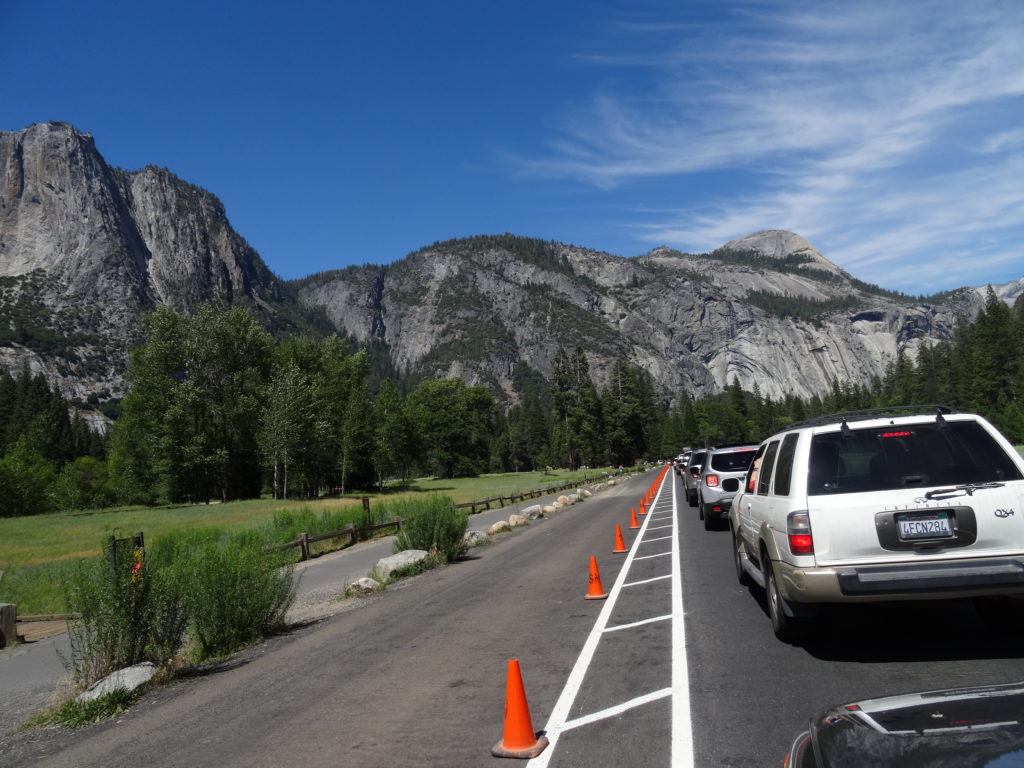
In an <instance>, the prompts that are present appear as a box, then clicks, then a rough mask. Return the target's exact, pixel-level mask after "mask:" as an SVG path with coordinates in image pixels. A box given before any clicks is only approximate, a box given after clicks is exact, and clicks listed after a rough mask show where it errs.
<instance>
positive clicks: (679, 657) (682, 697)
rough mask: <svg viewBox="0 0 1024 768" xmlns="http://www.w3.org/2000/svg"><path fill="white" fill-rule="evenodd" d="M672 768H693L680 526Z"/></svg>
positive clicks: (675, 546) (675, 566) (675, 543)
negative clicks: (680, 561)
mask: <svg viewBox="0 0 1024 768" xmlns="http://www.w3.org/2000/svg"><path fill="white" fill-rule="evenodd" d="M672 510H673V512H674V514H676V515H677V516H678V514H679V507H678V505H677V503H676V484H675V480H674V479H673V481H672ZM672 552H673V556H672V763H671V765H672V768H692V767H693V765H694V761H693V722H692V719H691V718H692V715H691V712H690V668H689V664H688V663H687V659H686V619H685V613H684V611H683V574H682V566H681V565H680V563H679V556H680V548H679V526H678V525H677V526H676V529H675V533H674V534H673V539H672Z"/></svg>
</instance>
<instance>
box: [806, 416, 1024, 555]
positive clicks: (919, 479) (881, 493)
mask: <svg viewBox="0 0 1024 768" xmlns="http://www.w3.org/2000/svg"><path fill="white" fill-rule="evenodd" d="M851 426H852V428H851V429H847V430H845V432H844V431H840V430H839V429H836V428H830V429H829V430H828V431H821V432H816V433H815V434H814V436H813V437H812V439H811V445H810V456H809V465H808V468H809V472H808V479H807V509H808V512H809V513H810V521H811V530H812V533H813V535H814V551H815V559H816V562H817V564H818V565H824V566H828V565H837V564H851V563H865V564H868V563H885V562H900V561H908V560H913V561H919V560H922V559H940V560H944V559H960V558H968V557H986V556H1000V555H1001V556H1006V555H1017V554H1021V553H1022V552H1024V473H1022V471H1021V462H1020V461H1019V458H1017V459H1015V458H1014V457H1012V456H1010V455H1009V454H1008V453H1007V451H1006V450H1005V446H1004V445H1003V444H1002V443H1005V441H1002V440H1001V438H997V437H996V436H995V435H994V434H992V433H991V432H989V431H988V430H987V429H986V427H985V426H984V425H983V424H982V423H980V422H979V421H978V420H976V419H973V418H969V419H966V420H956V417H948V420H947V421H943V422H936V421H934V420H927V421H918V422H913V421H908V420H906V419H904V420H889V421H887V422H885V423H878V422H871V423H869V424H865V425H851ZM972 484H973V486H972V487H970V488H957V486H958V485H959V486H965V485H972ZM986 484H989V485H993V486H994V487H984V486H985V485H986Z"/></svg>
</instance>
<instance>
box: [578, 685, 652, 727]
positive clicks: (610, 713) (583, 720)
mask: <svg viewBox="0 0 1024 768" xmlns="http://www.w3.org/2000/svg"><path fill="white" fill-rule="evenodd" d="M671 695H672V689H671V688H662V689H661V690H660V691H654V693H648V694H645V695H644V696H637V697H636V698H635V699H630V700H629V701H627V702H623V703H622V704H618V705H616V706H614V707H609V708H608V709H602V710H601V711H600V712H594V713H593V714H590V715H584V716H583V717H577V718H576V719H575V720H570V721H569V722H567V723H566V724H565V727H564V728H563V731H569V730H572V729H573V728H579V727H580V726H581V725H590V724H591V723H596V722H598V721H599V720H605V719H607V718H609V717H615V716H616V715H621V714H622V713H623V712H626V711H628V710H630V709H634V708H636V707H640V706H643V705H644V704H650V703H651V702H652V701H657V700H658V699H664V698H665V697H666V696H671Z"/></svg>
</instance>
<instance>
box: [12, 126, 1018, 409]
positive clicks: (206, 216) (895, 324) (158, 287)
mask: <svg viewBox="0 0 1024 768" xmlns="http://www.w3.org/2000/svg"><path fill="white" fill-rule="evenodd" d="M1021 284H1022V285H1024V280H1022V281H1021ZM1007 285H1008V286H1010V287H1008V288H1007V289H1006V290H1007V291H1010V290H1011V289H1012V284H1007ZM875 288H877V287H874V286H869V285H868V284H866V283H862V282H861V281H858V280H857V279H856V278H854V277H853V276H852V275H849V274H848V273H846V272H845V271H844V270H842V269H840V268H839V267H838V266H836V265H835V264H833V263H832V262H831V261H829V260H828V259H827V258H826V257H825V256H824V255H823V254H821V253H820V252H819V251H818V250H817V249H816V248H814V246H813V245H811V244H810V243H809V242H808V241H807V240H805V239H804V238H802V237H801V236H800V235H797V234H795V233H792V232H787V231H784V230H764V231H761V232H755V233H750V234H748V235H744V236H742V237H739V238H736V239H734V240H731V241H729V242H728V243H726V244H725V245H723V246H722V247H720V248H718V249H716V250H715V251H712V252H710V253H707V254H684V253H680V252H678V251H674V250H672V249H669V248H656V249H654V250H652V251H651V252H649V253H647V254H644V255H642V256H639V257H632V258H626V257H621V256H615V255H612V254H607V253H602V252H600V251H596V250H593V249H589V248H584V247H579V246H572V245H566V244H562V243H556V242H548V241H541V240H536V239H532V238H526V237H520V236H516V235H510V234H505V235H487V236H477V237H470V238H461V239H457V240H449V241H443V242H438V243H434V244H433V245H431V246H427V247H425V248H421V249H419V250H417V251H415V252H413V253H410V254H408V255H407V256H405V257H403V258H400V259H397V260H396V261H394V262H391V263H390V264H387V265H383V266H381V265H371V264H366V265H362V266H349V267H345V268H342V269H338V270H327V271H323V272H320V273H316V274H313V275H309V276H307V277H305V278H301V279H298V280H291V281H282V280H280V279H279V278H277V277H276V276H275V275H274V274H273V273H272V272H271V270H270V269H269V268H268V267H267V265H266V264H265V263H264V262H263V261H262V259H261V258H260V256H259V254H258V253H257V252H256V251H255V250H254V249H253V248H252V247H251V246H250V245H249V244H248V243H247V242H246V241H245V239H244V238H243V237H242V236H241V235H240V234H238V233H237V232H235V230H234V229H233V228H232V227H231V225H230V222H229V221H228V218H227V214H226V211H225V210H224V206H223V204H222V203H221V202H220V200H219V199H217V198H216V196H214V195H213V194H212V193H210V192H208V191H206V190H203V189H201V188H199V187H196V186H194V185H192V184H189V183H188V182H186V181H183V180H182V179H180V178H178V177H177V176H175V175H174V174H173V173H171V172H170V171H168V170H166V169H163V168H159V167H157V166H153V165H150V166H146V167H144V168H142V169H139V170H137V171H125V170H122V169H118V168H113V167H111V166H109V165H107V164H106V162H105V161H104V160H103V158H102V156H101V155H100V153H99V152H98V150H97V149H96V147H95V142H94V140H93V138H92V137H91V136H90V135H89V134H85V133H79V132H78V131H76V130H75V129H74V128H73V127H72V126H70V125H68V124H66V123H43V124H36V125H33V126H29V127H28V128H26V129H24V130H22V131H17V132H0V297H2V303H0V306H2V307H5V308H4V309H3V310H2V311H0V368H4V369H7V370H18V369H19V367H20V366H23V365H27V366H28V367H29V368H30V369H32V370H33V371H43V372H45V373H46V374H47V376H48V378H50V379H51V381H53V382H55V383H58V384H59V385H60V386H61V389H62V390H63V391H64V392H65V394H67V395H68V396H70V397H73V398H78V399H79V400H83V401H84V400H90V399H91V400H92V401H97V400H99V401H102V400H105V399H107V398H110V397H114V398H116V397H120V396H123V394H124V393H125V391H126V389H127V380H126V378H125V374H126V371H127V361H128V352H129V349H130V348H131V346H132V345H134V344H137V343H138V342H139V341H140V340H141V332H142V330H141V329H142V326H141V322H142V318H143V317H144V315H145V314H146V313H147V312H150V311H152V310H153V309H155V308H156V307H158V306H170V307H172V308H173V309H175V310H177V311H180V312H186V313H188V312H192V311H194V309H195V308H196V307H197V306H198V305H199V304H200V303H201V302H203V301H209V300H214V301H219V302H222V303H224V304H225V305H242V306H246V307H248V308H249V309H250V310H251V311H252V312H253V313H254V314H255V315H256V316H257V317H258V318H260V320H261V322H263V323H264V325H265V326H266V327H268V328H270V329H271V330H274V331H276V332H278V333H286V332H302V331H310V329H311V327H312V326H311V325H310V323H309V322H307V320H305V319H304V318H308V317H309V316H310V313H312V312H322V313H323V315H324V316H326V318H328V319H329V321H330V325H331V326H332V327H333V329H335V330H336V331H337V332H338V333H340V334H342V335H344V336H346V337H348V338H351V339H353V340H355V341H357V342H360V343H364V344H373V345H376V346H378V347H380V348H381V349H383V350H385V351H386V353H387V354H388V356H389V358H390V361H391V364H392V365H393V366H394V367H395V369H396V370H398V371H400V372H401V373H402V374H403V375H404V376H406V377H408V378H409V379H410V380H417V379H420V378H423V377H427V376H462V377H464V378H466V379H467V382H468V383H470V384H477V383H484V384H487V385H488V386H490V387H491V388H492V390H493V391H494V392H495V393H496V394H497V395H498V396H499V398H500V399H502V400H503V401H505V402H513V401H515V400H516V397H517V395H516V392H515V388H514V386H513V384H512V379H513V371H514V370H515V369H516V366H517V365H520V364H522V363H525V364H527V365H528V366H529V367H530V368H531V369H532V370H534V371H536V372H538V373H540V374H542V375H549V374H550V369H551V363H552V360H553V358H554V354H555V352H556V351H557V349H558V347H559V346H568V347H571V346H576V345H577V344H578V345H580V346H582V347H583V348H584V349H585V350H586V351H587V355H588V359H589V362H590V364H591V371H592V372H593V374H594V377H595V379H596V380H597V382H598V383H599V384H602V383H603V379H604V377H606V376H607V375H608V372H609V370H610V367H611V364H612V362H613V361H614V360H615V359H625V360H628V361H630V362H632V363H634V364H636V365H638V366H640V367H641V368H643V369H644V370H646V371H647V372H648V373H649V374H650V376H651V378H652V382H653V383H654V386H655V390H656V391H657V392H658V394H659V396H660V397H661V398H662V399H663V400H665V401H666V402H668V401H673V400H678V398H679V397H682V396H684V395H697V396H699V395H704V394H711V393H713V392H717V391H721V390H722V389H724V387H725V386H727V385H728V383H729V382H730V381H731V379H732V378H733V377H736V378H737V379H739V381H740V383H741V384H742V385H743V386H744V387H747V388H748V389H749V388H752V387H753V386H754V385H756V386H757V387H758V388H759V389H760V391H761V392H762V394H764V395H767V396H771V397H774V398H780V397H783V396H785V395H786V394H797V395H804V396H806V395H810V394H815V393H822V392H824V391H826V390H827V389H828V388H829V387H830V386H832V385H833V384H834V383H835V382H837V381H853V382H858V381H865V380H867V379H869V378H870V377H871V376H878V375H881V374H883V373H884V370H885V368H886V366H887V365H888V364H890V363H891V362H892V360H893V359H894V358H895V356H896V353H897V351H899V350H908V351H910V352H913V350H914V349H916V347H917V346H918V345H919V344H920V343H922V340H924V339H943V338H949V337H950V336H951V335H952V332H953V329H954V328H955V325H956V322H957V320H958V318H961V317H964V318H971V317H973V315H974V314H975V313H976V312H977V311H978V309H980V307H981V306H982V305H983V302H984V292H983V291H981V290H974V291H971V290H959V291H956V292H951V293H950V294H949V295H947V296H943V297H938V298H936V300H935V301H915V300H913V299H911V297H902V296H900V295H898V294H896V293H895V292H891V291H884V290H882V289H878V290H877V291H876V290H874V289H875ZM798 309H799V312H797V310H798Z"/></svg>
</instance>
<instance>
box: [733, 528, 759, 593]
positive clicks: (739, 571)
mask: <svg viewBox="0 0 1024 768" xmlns="http://www.w3.org/2000/svg"><path fill="white" fill-rule="evenodd" d="M732 557H733V563H734V564H735V565H736V581H738V582H739V583H740V586H741V587H749V586H751V585H752V584H753V583H754V580H753V579H752V578H750V574H749V573H747V570H746V569H745V568H744V567H743V540H742V539H741V538H740V537H739V536H737V535H736V531H733V532H732Z"/></svg>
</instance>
